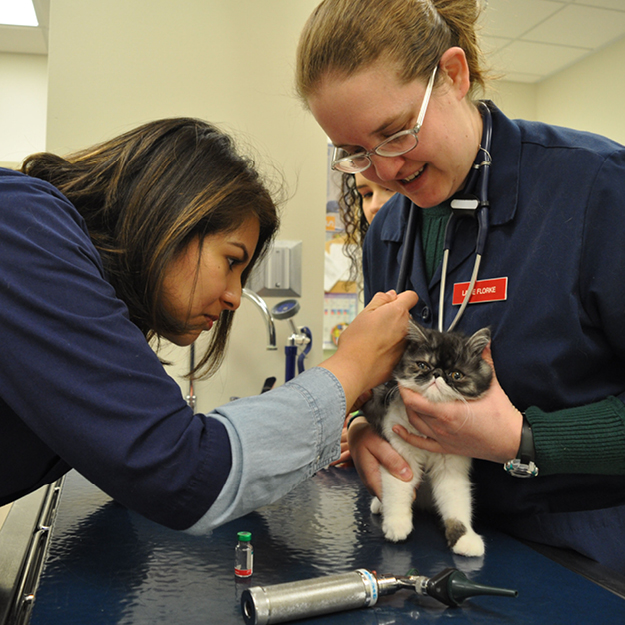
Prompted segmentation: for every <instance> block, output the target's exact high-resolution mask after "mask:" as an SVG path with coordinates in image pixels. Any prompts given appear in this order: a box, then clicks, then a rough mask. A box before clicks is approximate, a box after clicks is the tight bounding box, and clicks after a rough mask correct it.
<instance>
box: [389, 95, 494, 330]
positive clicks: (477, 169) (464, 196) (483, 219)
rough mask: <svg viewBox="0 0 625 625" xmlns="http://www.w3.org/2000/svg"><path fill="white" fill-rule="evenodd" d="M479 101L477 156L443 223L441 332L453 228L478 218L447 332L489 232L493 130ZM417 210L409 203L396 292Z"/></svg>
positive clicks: (411, 246)
mask: <svg viewBox="0 0 625 625" xmlns="http://www.w3.org/2000/svg"><path fill="white" fill-rule="evenodd" d="M480 105H481V108H482V120H483V130H482V142H481V145H480V149H479V150H478V152H477V156H476V158H475V161H474V162H473V165H472V167H471V171H470V172H469V176H468V178H467V182H466V184H465V185H464V188H463V190H462V191H461V192H460V193H457V194H456V195H455V196H454V197H453V198H452V200H451V209H452V213H451V215H450V217H449V221H448V222H447V226H446V227H445V243H444V248H443V263H442V268H441V289H440V297H439V306H438V329H439V330H440V331H441V332H443V319H444V301H445V287H446V284H447V264H448V261H449V251H450V249H451V245H452V243H453V238H454V233H455V230H456V223H457V222H458V220H459V219H461V218H463V217H471V218H474V219H477V224H478V232H477V240H476V246H475V263H474V265H473V273H472V275H471V280H470V281H469V288H468V289H467V292H466V294H465V296H464V299H463V301H462V304H461V305H460V308H459V309H458V312H457V314H456V316H455V318H454V320H453V321H452V322H451V324H450V326H449V327H448V328H447V331H448V332H450V331H451V330H453V329H454V328H455V327H456V325H457V324H458V322H459V321H460V319H461V317H462V315H463V313H464V310H465V308H466V307H467V304H468V303H469V299H470V298H471V294H472V293H473V289H474V287H475V283H476V281H477V276H478V273H479V269H480V263H481V262H482V256H483V254H484V247H485V245H486V236H487V234H488V176H489V172H490V166H491V164H492V160H491V155H490V145H491V139H492V134H493V121H492V117H491V112H490V109H489V108H488V105H487V104H485V103H484V102H480ZM417 213H418V211H417V208H416V207H415V206H412V207H411V209H410V213H409V215H408V223H407V225H406V233H405V234H404V241H403V248H404V252H403V255H402V259H401V263H400V267H399V276H398V279H397V288H396V291H397V292H398V293H401V292H402V291H404V290H405V288H406V283H407V278H408V271H409V268H410V266H411V264H412V253H413V251H414V243H415V238H416V233H417Z"/></svg>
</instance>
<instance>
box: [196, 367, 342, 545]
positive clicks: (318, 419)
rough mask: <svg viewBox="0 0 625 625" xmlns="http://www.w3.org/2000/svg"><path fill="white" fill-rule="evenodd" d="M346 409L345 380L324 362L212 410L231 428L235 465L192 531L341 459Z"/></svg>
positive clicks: (252, 506)
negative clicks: (282, 382) (266, 390)
mask: <svg viewBox="0 0 625 625" xmlns="http://www.w3.org/2000/svg"><path fill="white" fill-rule="evenodd" d="M345 413H346V405H345V394H344V392H343V388H342V386H341V384H340V383H339V381H338V380H337V379H336V377H335V376H334V375H333V374H332V373H330V372H329V371H328V370H327V369H323V368H321V367H315V368H313V369H310V370H309V371H306V372H304V373H302V374H301V375H299V376H297V377H296V378H295V379H293V380H291V381H290V382H288V383H287V384H285V385H284V386H281V387H279V388H277V389H275V390H273V391H269V392H268V393H263V394H262V395H258V396H255V397H248V398H245V399H241V400H237V401H233V402H231V403H229V404H226V405H225V406H221V407H219V408H217V409H215V410H214V411H213V412H212V413H211V414H210V415H209V416H210V417H212V418H215V419H217V420H219V421H220V422H221V423H223V424H224V425H225V427H226V429H227V431H228V436H229V437H230V446H231V449H232V468H231V470H230V475H229V476H228V479H227V481H226V483H225V485H224V487H223V488H222V490H221V493H220V494H219V496H218V497H217V499H216V501H215V502H214V503H213V505H212V506H211V507H210V508H209V509H208V510H207V512H206V513H205V514H204V516H203V517H202V518H200V520H199V521H197V522H196V523H195V524H194V525H192V526H191V527H190V528H188V529H187V531H188V532H189V533H192V534H203V533H206V532H209V531H210V530H212V529H213V528H215V527H217V526H219V525H222V524H223V523H226V522H228V521H231V520H232V519H235V518H237V517H240V516H243V515H245V514H247V513H248V512H251V511H252V510H256V509H257V508H260V507H261V506H264V505H267V504H270V503H272V502H274V501H276V500H277V499H279V498H280V497H282V496H283V495H285V494H286V493H287V492H289V491H290V490H291V489H293V488H294V487H295V486H297V485H298V484H299V483H301V482H303V481H304V480H305V479H307V478H309V477H311V476H312V475H314V474H315V473H316V472H317V471H318V470H319V469H322V468H324V467H326V466H327V465H328V464H330V463H331V462H332V461H333V460H336V459H337V458H338V457H339V454H340V438H341V430H342V427H343V421H344V419H345Z"/></svg>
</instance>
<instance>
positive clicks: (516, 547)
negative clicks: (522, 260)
mask: <svg viewBox="0 0 625 625" xmlns="http://www.w3.org/2000/svg"><path fill="white" fill-rule="evenodd" d="M415 527H416V530H415V531H414V532H413V534H412V535H411V536H410V537H409V538H408V540H407V541H406V542H404V543H401V544H393V543H389V542H386V541H385V540H384V538H383V535H382V531H381V528H380V521H379V518H378V517H374V516H372V515H371V514H370V512H369V495H368V494H367V492H366V491H365V489H364V488H363V487H362V485H361V484H360V482H359V480H358V477H357V475H356V473H355V471H354V470H353V469H329V470H327V471H322V472H320V473H318V474H317V475H316V476H315V477H314V478H313V479H312V480H309V481H308V482H306V483H304V484H302V485H301V486H299V487H298V488H297V489H295V490H294V491H293V492H292V493H290V494H289V495H287V496H286V497H284V498H283V499H281V500H280V501H279V502H277V503H275V504H273V505H271V506H267V507H265V508H262V509H261V510H259V511H257V512H254V513H252V514H250V515H248V516H246V517H244V518H242V519H238V520H236V521H233V522H231V523H229V524H227V525H225V526H222V527H220V528H218V529H217V530H215V531H214V532H213V533H212V534H211V535H210V536H205V537H194V536H188V535H186V534H184V533H180V532H174V531H172V530H168V529H165V528H163V527H160V526H158V525H156V524H154V523H152V522H150V521H147V520H145V519H143V518H142V517H140V516H139V515H137V514H135V513H132V512H129V511H128V510H127V509H125V508H124V507H122V506H121V505H119V504H117V503H115V502H114V501H112V500H111V499H110V498H109V497H108V496H107V495H105V494H104V493H102V492H101V491H100V490H99V489H97V488H96V487H94V486H93V485H91V484H89V483H88V482H87V481H86V480H84V479H83V478H82V477H80V476H79V475H77V474H76V473H70V474H69V475H68V477H67V479H66V481H65V484H64V487H63V493H62V496H61V502H60V505H59V509H58V514H57V518H56V522H55V526H54V530H53V534H52V539H51V543H50V548H49V553H48V555H47V559H46V563H45V566H44V569H43V572H42V576H41V582H40V586H39V589H38V591H37V593H36V599H35V605H34V608H33V611H32V616H31V621H30V623H31V625H72V624H74V623H75V624H80V625H99V624H107V625H110V624H113V623H114V624H120V625H121V624H123V625H130V624H132V625H143V624H145V625H148V624H149V625H155V624H160V623H163V624H167V625H174V624H175V625H185V624H188V625H200V624H202V625H204V624H215V625H229V624H231V623H232V624H236V625H243V623H244V621H243V617H242V616H241V610H240V605H239V601H240V597H241V593H242V592H243V590H244V589H245V588H248V587H250V586H255V585H270V584H277V583H281V582H285V581H294V580H299V579H307V578H313V577H319V576H322V575H330V574H334V573H344V572H348V571H352V570H354V569H357V568H367V569H370V570H375V571H377V572H378V573H380V574H390V575H404V574H406V573H407V571H408V570H409V569H411V568H416V569H418V571H419V573H420V574H422V575H426V576H428V577H430V576H433V575H435V574H436V573H438V572H440V571H441V570H442V569H444V568H446V567H449V566H452V567H456V568H458V569H460V570H461V571H463V572H464V573H465V574H466V575H467V576H468V577H469V578H471V579H472V580H474V581H476V582H479V583H482V584H488V585H493V586H502V587H506V588H513V589H516V590H518V591H519V596H518V598H516V599H510V598H503V597H474V598H472V599H468V600H467V601H465V602H464V603H463V604H462V606H460V607H458V608H447V607H445V606H443V605H442V604H440V603H438V602H436V601H435V600H434V599H431V598H429V597H420V596H418V595H416V593H412V592H410V591H400V592H398V593H397V594H395V595H392V596H388V597H382V598H381V599H380V600H379V602H378V604H377V605H376V606H374V607H372V608H367V609H361V610H354V611H350V612H342V613H338V614H333V615H327V616H323V617H317V618H313V619H307V620H305V621H299V622H300V623H306V624H307V625H336V624H338V623H340V624H341V625H351V624H353V625H365V624H366V625H390V624H397V625H402V624H408V623H410V624H412V625H414V623H415V622H417V623H439V622H453V623H458V624H460V623H480V624H488V623H498V624H509V625H512V624H519V625H520V624H523V625H529V624H532V623H539V624H541V625H545V624H546V625H557V624H559V623H562V624H564V623H566V624H575V623H583V624H588V623H595V622H596V623H597V624H598V625H599V624H601V625H610V624H615V625H616V624H618V625H623V623H625V600H623V599H621V598H619V597H618V596H616V595H614V594H612V593H611V592H609V591H607V590H605V589H603V588H601V587H599V586H597V585H595V584H593V583H592V582H590V581H588V580H587V579H585V578H584V577H581V576H579V575H577V574H575V573H573V572H571V571H569V570H568V569H566V568H564V567H562V566H561V565H559V564H556V563H555V562H553V561H551V560H549V559H548V558H546V557H544V556H542V555H540V554H538V553H537V552H535V551H534V550H532V549H530V548H529V547H527V546H525V545H523V544H521V543H519V542H518V541H516V540H514V539H512V538H510V537H508V536H505V535H503V534H501V533H497V532H493V531H490V530H488V529H484V528H480V527H478V528H477V530H478V531H480V532H481V533H482V535H483V536H484V537H485V541H486V555H485V556H484V557H483V558H462V557H460V556H455V555H454V554H452V553H451V552H450V551H449V550H448V548H447V546H446V545H445V540H444V537H443V535H442V532H441V530H440V527H439V525H438V523H437V519H436V518H435V517H433V516H430V515H427V514H424V513H419V512H416V513H415ZM241 530H246V531H250V532H252V543H253V545H254V551H255V556H254V558H255V562H254V576H253V577H252V579H251V581H246V582H240V581H235V578H234V574H233V557H234V547H235V544H236V534H237V532H238V531H241Z"/></svg>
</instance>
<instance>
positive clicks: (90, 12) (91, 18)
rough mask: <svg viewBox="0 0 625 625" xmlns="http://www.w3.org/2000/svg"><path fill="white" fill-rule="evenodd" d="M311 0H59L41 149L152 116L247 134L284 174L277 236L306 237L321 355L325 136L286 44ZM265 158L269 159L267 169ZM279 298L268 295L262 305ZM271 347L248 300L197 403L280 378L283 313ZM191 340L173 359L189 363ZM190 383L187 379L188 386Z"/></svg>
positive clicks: (309, 306) (76, 143)
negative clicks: (298, 87)
mask: <svg viewBox="0 0 625 625" xmlns="http://www.w3.org/2000/svg"><path fill="white" fill-rule="evenodd" d="M316 4H317V1H316V0H297V1H293V0H263V1H262V2H258V1H257V0H186V1H185V2H171V0H152V1H151V2H146V1H145V0H106V2H101V1H95V0H89V1H86V0H55V1H54V2H53V3H52V6H51V15H50V52H49V105H48V149H50V150H52V151H58V152H61V153H63V152H67V151H68V150H72V149H75V148H78V147H81V146H85V145H88V144H90V143H93V142H97V141H100V140H102V139H105V138H107V137H111V136H113V135H115V134H117V133H119V132H122V131H124V130H126V129H128V128H130V127H132V126H135V125H137V124H139V123H142V122H145V121H147V120H150V119H155V118H159V117H166V116H173V115H190V116H197V117H201V118H203V119H206V120H210V121H212V122H215V123H217V124H219V125H220V126H221V127H222V128H224V129H226V130H228V131H231V132H233V133H234V134H235V136H237V137H239V138H240V139H241V140H242V141H243V142H244V143H249V144H251V145H252V146H253V149H254V151H255V152H256V153H258V155H259V159H260V161H261V162H262V163H263V164H266V165H270V166H271V167H274V166H275V167H277V168H278V170H280V171H281V172H283V174H284V177H285V179H286V182H287V184H288V191H289V196H290V199H289V201H288V203H287V205H286V207H285V209H284V215H283V225H282V229H281V232H280V235H279V238H281V239H289V240H301V241H303V264H304V266H305V268H306V270H305V278H304V288H303V291H304V293H303V296H302V298H301V312H300V313H299V314H298V316H297V318H296V321H297V322H298V323H301V324H302V325H307V326H309V327H310V328H311V329H312V332H313V336H314V338H315V341H314V342H315V346H314V347H313V350H312V353H311V355H310V356H309V361H310V364H311V365H312V364H316V363H318V362H319V361H320V360H321V358H322V351H321V330H322V318H323V273H322V272H323V249H324V240H325V239H324V226H325V220H324V219H325V218H324V203H325V160H324V159H325V156H326V147H325V137H324V135H323V133H322V131H321V130H320V129H319V128H318V127H317V126H316V124H315V123H314V121H313V119H312V117H311V116H310V115H309V114H308V113H306V112H305V111H304V110H303V109H302V107H301V106H300V104H299V103H298V102H297V100H296V99H295V98H294V96H293V88H292V84H293V64H294V50H295V46H296V42H297V38H298V34H299V31H300V30H301V28H302V26H303V23H304V21H305V20H306V18H307V16H308V14H309V13H310V12H311V11H312V9H313V8H314V6H316ZM271 167H270V168H271ZM281 299H283V298H280V299H277V300H270V299H268V304H269V305H270V307H271V306H272V305H273V304H275V303H276V302H277V301H280V300H281ZM276 326H277V331H278V346H279V349H278V351H277V352H268V351H266V349H265V344H266V336H265V326H264V322H263V320H262V318H261V316H260V313H259V312H258V311H257V310H256V309H255V308H254V307H253V305H252V304H251V303H250V302H249V301H247V300H244V302H243V304H242V306H241V310H240V314H238V315H237V322H236V323H235V327H234V329H233V333H232V339H231V345H230V350H229V355H228V358H227V361H226V363H225V365H224V367H223V368H222V370H221V371H220V372H219V374H218V375H217V376H216V378H214V379H213V380H211V381H209V382H200V383H198V384H197V385H196V392H197V394H198V396H199V400H200V401H199V406H198V407H199V408H200V409H201V410H206V409H209V408H212V407H214V406H215V405H217V404H219V403H223V402H224V401H227V400H228V398H229V397H231V396H235V395H236V396H242V395H248V394H252V393H258V392H259V391H260V389H261V386H262V383H263V381H264V379H265V377H267V376H269V375H275V376H276V377H278V378H279V379H283V377H284V356H283V346H284V344H285V342H286V337H287V334H289V333H290V332H289V326H288V324H287V322H285V321H282V322H277V324H276ZM187 354H188V351H187V350H174V357H176V358H178V359H179V360H180V362H181V363H182V365H181V366H182V367H185V366H186V363H187V357H188V356H187ZM185 388H186V385H185Z"/></svg>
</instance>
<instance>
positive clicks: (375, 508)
mask: <svg viewBox="0 0 625 625" xmlns="http://www.w3.org/2000/svg"><path fill="white" fill-rule="evenodd" d="M370 510H371V513H372V514H380V513H381V512H382V502H381V501H380V500H379V499H378V498H377V497H374V498H373V499H372V500H371V506H370Z"/></svg>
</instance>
